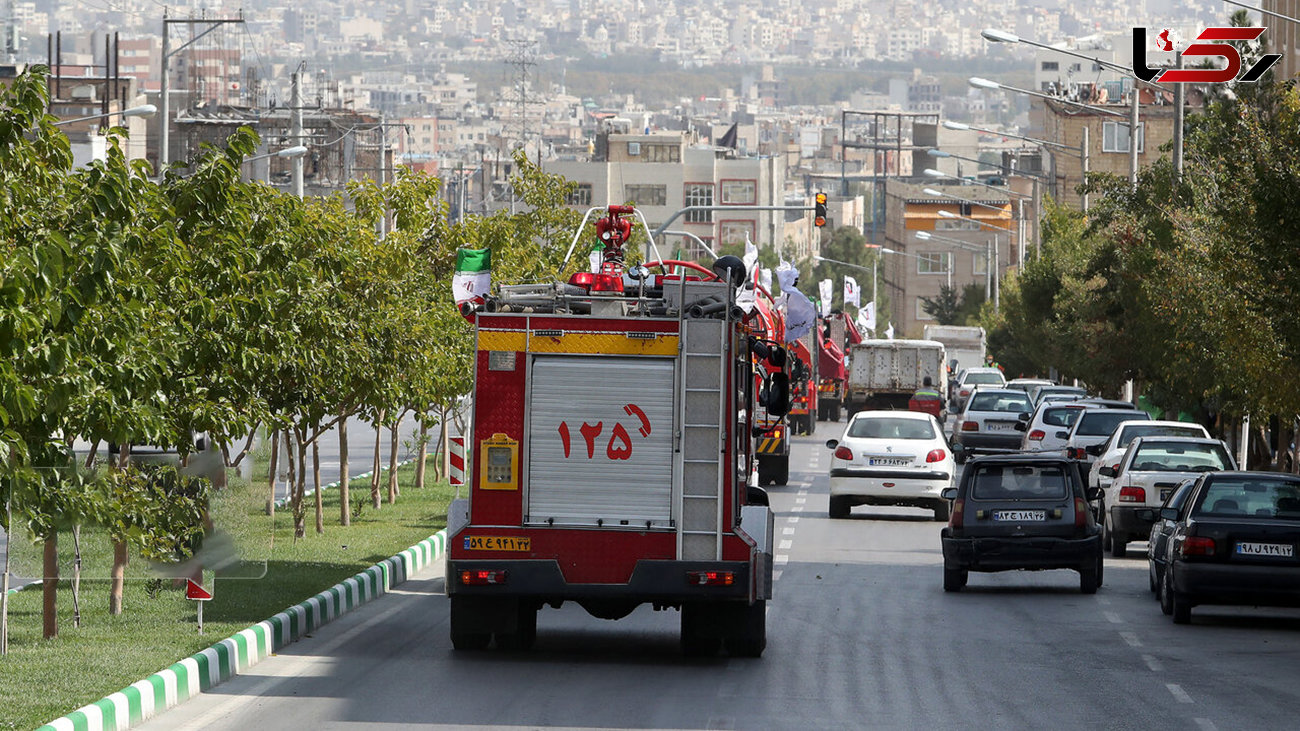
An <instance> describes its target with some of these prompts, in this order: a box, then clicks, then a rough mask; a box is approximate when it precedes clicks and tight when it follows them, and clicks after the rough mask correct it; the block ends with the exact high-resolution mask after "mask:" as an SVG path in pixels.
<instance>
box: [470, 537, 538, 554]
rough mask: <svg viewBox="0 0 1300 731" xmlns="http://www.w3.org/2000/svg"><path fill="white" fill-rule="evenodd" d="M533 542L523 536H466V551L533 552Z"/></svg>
mask: <svg viewBox="0 0 1300 731" xmlns="http://www.w3.org/2000/svg"><path fill="white" fill-rule="evenodd" d="M532 547H533V541H532V539H531V538H527V537H523V536H465V550H466V551H531V550H532Z"/></svg>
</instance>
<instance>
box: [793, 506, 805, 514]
mask: <svg viewBox="0 0 1300 731" xmlns="http://www.w3.org/2000/svg"><path fill="white" fill-rule="evenodd" d="M790 512H792V513H802V512H803V506H802V505H796V506H794V507H793V508H790Z"/></svg>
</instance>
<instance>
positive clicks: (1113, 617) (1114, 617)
mask: <svg viewBox="0 0 1300 731" xmlns="http://www.w3.org/2000/svg"><path fill="white" fill-rule="evenodd" d="M1102 615H1103V616H1105V617H1106V621H1107V622H1110V623H1111V624H1124V620H1122V619H1120V616H1119V615H1118V614H1116V613H1114V612H1102Z"/></svg>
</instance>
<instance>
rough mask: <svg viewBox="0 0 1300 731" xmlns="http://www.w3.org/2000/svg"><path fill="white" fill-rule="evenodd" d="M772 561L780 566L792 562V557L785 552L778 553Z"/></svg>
mask: <svg viewBox="0 0 1300 731" xmlns="http://www.w3.org/2000/svg"><path fill="white" fill-rule="evenodd" d="M772 563H773V564H776V565H778V566H784V565H786V564H788V563H790V557H789V556H787V555H785V554H784V553H778V554H777V555H776V556H774V557H773V558H772Z"/></svg>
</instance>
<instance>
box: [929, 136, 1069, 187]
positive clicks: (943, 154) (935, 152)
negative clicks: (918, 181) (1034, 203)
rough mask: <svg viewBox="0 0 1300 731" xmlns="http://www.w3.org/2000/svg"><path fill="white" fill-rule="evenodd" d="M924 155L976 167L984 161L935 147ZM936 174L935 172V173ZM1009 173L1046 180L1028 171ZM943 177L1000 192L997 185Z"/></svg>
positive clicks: (951, 176)
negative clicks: (961, 161)
mask: <svg viewBox="0 0 1300 731" xmlns="http://www.w3.org/2000/svg"><path fill="white" fill-rule="evenodd" d="M925 154H927V155H929V156H930V157H937V158H940V159H943V158H947V157H951V158H952V159H954V160H965V161H966V162H971V163H975V164H976V165H983V164H984V161H983V160H978V159H976V158H973V157H966V156H965V155H957V154H954V153H951V152H948V151H947V150H940V149H939V148H937V147H931V148H930V149H928V150H926V151H925ZM936 172H937V171H936ZM1011 173H1012V174H1013V175H1019V176H1022V177H1026V178H1037V179H1039V180H1047V176H1046V175H1039V174H1037V173H1031V172H1028V171H1025V170H1017V169H1015V168H1012V169H1011ZM926 175H929V173H928V172H927V173H926ZM945 177H949V178H953V179H955V180H964V181H966V182H970V183H978V184H979V185H985V186H988V187H990V188H997V189H998V190H1002V187H1001V186H997V185H989V184H988V183H984V182H981V181H979V180H972V179H970V178H962V177H958V176H956V175H946V174H945ZM1022 195H1023V194H1022Z"/></svg>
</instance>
